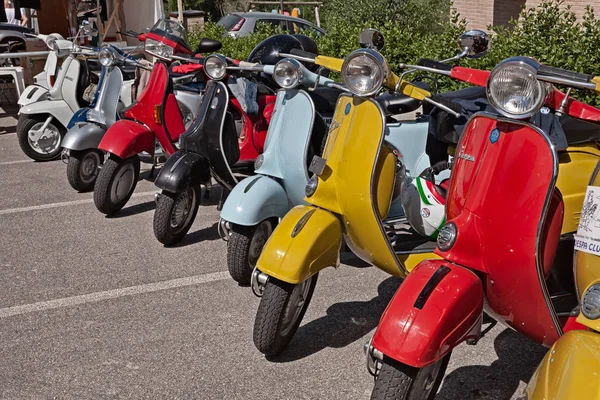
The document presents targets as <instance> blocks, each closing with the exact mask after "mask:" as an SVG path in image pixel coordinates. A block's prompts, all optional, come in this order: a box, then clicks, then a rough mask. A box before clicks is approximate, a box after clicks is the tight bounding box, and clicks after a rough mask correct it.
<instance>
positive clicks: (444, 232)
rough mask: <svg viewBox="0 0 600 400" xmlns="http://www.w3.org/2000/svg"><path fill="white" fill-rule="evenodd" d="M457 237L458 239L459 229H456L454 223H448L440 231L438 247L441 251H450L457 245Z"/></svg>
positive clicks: (437, 241)
mask: <svg viewBox="0 0 600 400" xmlns="http://www.w3.org/2000/svg"><path fill="white" fill-rule="evenodd" d="M457 237H458V229H457V227H456V224H455V223H454V222H447V223H446V224H445V225H444V226H442V227H441V228H440V230H439V231H438V236H437V239H436V244H437V247H438V248H439V249H440V250H441V251H448V250H450V249H451V248H452V247H453V246H454V244H455V243H456V238H457Z"/></svg>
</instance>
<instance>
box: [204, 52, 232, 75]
mask: <svg viewBox="0 0 600 400" xmlns="http://www.w3.org/2000/svg"><path fill="white" fill-rule="evenodd" d="M204 73H205V74H206V75H208V76H209V78H211V79H214V80H217V81H218V80H221V79H223V78H224V77H225V75H226V74H227V59H226V58H225V56H223V55H221V54H212V55H210V56H208V57H206V59H205V60H204Z"/></svg>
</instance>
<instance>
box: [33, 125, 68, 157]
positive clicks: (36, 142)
mask: <svg viewBox="0 0 600 400" xmlns="http://www.w3.org/2000/svg"><path fill="white" fill-rule="evenodd" d="M43 126H44V123H43V122H38V123H37V124H35V125H34V126H32V127H31V129H30V130H29V132H28V134H27V142H28V143H29V145H30V146H31V148H32V149H33V150H34V151H35V152H36V153H40V154H50V153H53V152H55V151H56V150H58V149H59V148H60V142H61V140H60V132H59V130H58V128H57V127H56V126H54V125H53V124H48V126H47V127H46V129H44V130H43V131H42V132H40V129H41V128H42V127H43Z"/></svg>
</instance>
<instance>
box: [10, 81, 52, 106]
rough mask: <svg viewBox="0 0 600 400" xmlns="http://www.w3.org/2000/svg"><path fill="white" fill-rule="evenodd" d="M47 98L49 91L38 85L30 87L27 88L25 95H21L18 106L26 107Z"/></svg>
mask: <svg viewBox="0 0 600 400" xmlns="http://www.w3.org/2000/svg"><path fill="white" fill-rule="evenodd" d="M47 96H48V89H46V88H44V87H42V86H38V85H29V86H27V87H26V88H25V90H24V91H23V93H21V96H20V97H19V101H18V102H17V104H18V105H20V106H26V105H28V104H32V103H35V102H38V101H40V99H41V98H43V97H47Z"/></svg>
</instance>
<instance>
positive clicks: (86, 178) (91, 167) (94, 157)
mask: <svg viewBox="0 0 600 400" xmlns="http://www.w3.org/2000/svg"><path fill="white" fill-rule="evenodd" d="M100 162H101V161H100V155H99V154H98V153H97V152H95V151H92V152H89V153H87V154H86V155H85V156H84V157H83V158H82V159H81V166H80V167H79V177H80V178H81V181H82V182H83V183H90V182H92V181H93V180H94V179H96V175H97V174H98V165H100Z"/></svg>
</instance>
